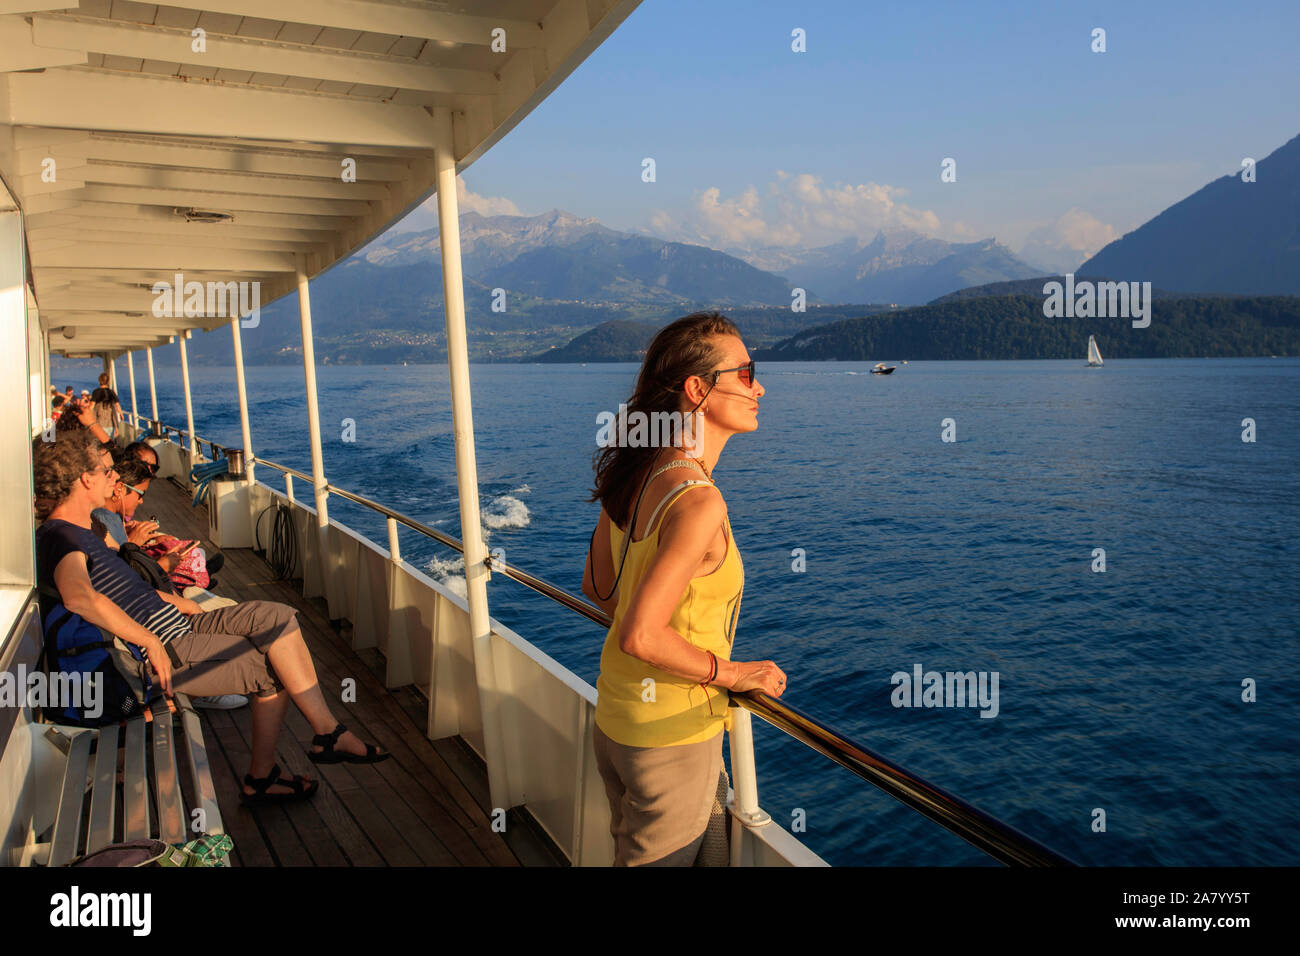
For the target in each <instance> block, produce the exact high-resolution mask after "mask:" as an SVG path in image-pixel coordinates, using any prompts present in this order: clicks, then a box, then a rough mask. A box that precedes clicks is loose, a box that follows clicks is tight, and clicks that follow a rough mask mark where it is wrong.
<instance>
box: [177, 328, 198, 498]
mask: <svg viewBox="0 0 1300 956" xmlns="http://www.w3.org/2000/svg"><path fill="white" fill-rule="evenodd" d="M189 337H190V333H189V332H188V331H185V332H182V333H181V334H180V335H179V336H177V338H176V341H177V342H178V343H180V347H181V384H182V385H184V387H185V427H186V428H187V429H188V430H189V433H190V457H189V462H190V467H191V468H193V467H194V454H195V448H194V399H193V398H192V397H191V395H190V356H189V352H188V351H187V350H186V348H185V340H186V339H188V338H189ZM185 477H186V479H187V480H188V479H189V473H188V472H187V473H186V476H185Z"/></svg>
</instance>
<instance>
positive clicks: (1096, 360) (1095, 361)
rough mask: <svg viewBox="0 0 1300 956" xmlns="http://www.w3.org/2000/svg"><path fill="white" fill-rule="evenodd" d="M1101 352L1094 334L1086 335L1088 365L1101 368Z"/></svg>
mask: <svg viewBox="0 0 1300 956" xmlns="http://www.w3.org/2000/svg"><path fill="white" fill-rule="evenodd" d="M1101 365H1102V362H1101V352H1100V351H1099V350H1098V349H1097V339H1096V337H1095V336H1091V335H1090V336H1088V367H1089V368H1101Z"/></svg>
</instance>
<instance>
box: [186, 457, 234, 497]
mask: <svg viewBox="0 0 1300 956" xmlns="http://www.w3.org/2000/svg"><path fill="white" fill-rule="evenodd" d="M225 473H226V459H224V458H218V459H216V460H215V461H210V462H208V463H207V464H205V465H195V466H194V467H193V468H191V469H190V483H191V484H195V485H197V487H196V488H195V489H194V501H193V502H192V504H193V506H194V507H195V508H197V507H198V506H199V503H200V502H206V501H207V500H208V482H210V481H211V480H212V479H213V478H216V477H217V476H219V475H224V474H225Z"/></svg>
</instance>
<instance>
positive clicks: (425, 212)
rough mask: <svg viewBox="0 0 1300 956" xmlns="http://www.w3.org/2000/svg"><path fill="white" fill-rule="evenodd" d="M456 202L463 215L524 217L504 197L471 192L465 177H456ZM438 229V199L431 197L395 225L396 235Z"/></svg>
mask: <svg viewBox="0 0 1300 956" xmlns="http://www.w3.org/2000/svg"><path fill="white" fill-rule="evenodd" d="M456 202H457V203H458V204H459V205H460V211H461V214H462V215H463V214H464V213H467V212H476V213H478V214H480V215H482V216H522V215H523V213H522V212H520V210H519V207H518V206H516V205H515V204H514V202H512V201H511V200H509V199H507V198H506V197H504V196H483V195H480V194H479V193H475V192H470V189H469V187H468V186H466V185H465V177H464V176H457V177H456ZM437 228H438V197H437V195H433V196H430V197H429V198H428V199H426V200H425V201H424V202H423V203H421V204H420V206H419V207H418V208H417V209H413V210H411V211H410V212H409V213H408V214H407V216H406V218H405V219H403V220H402V221H401V222H399V223H398V224H397V225H395V226H394V227H393V229H392V231H393V232H394V233H402V232H424V231H425V230H427V229H437Z"/></svg>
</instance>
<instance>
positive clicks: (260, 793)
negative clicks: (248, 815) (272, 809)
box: [239, 764, 320, 806]
mask: <svg viewBox="0 0 1300 956" xmlns="http://www.w3.org/2000/svg"><path fill="white" fill-rule="evenodd" d="M244 783H245V784H246V785H247V786H250V787H252V788H253V790H254V792H253V793H245V792H244V791H243V790H240V791H239V800H240V802H241V803H245V804H249V805H250V806H258V805H262V804H268V803H294V802H296V801H298V800H306V799H307V798H308V797H310V796H311V795H312V794H314V793H315V792H316V790H317V788H319V787H320V781H319V780H310V781H309V780H308V779H307V778H306V777H304V776H302V775H301V774H295V775H294V778H293V779H292V780H289V779H286V778H285V777H281V776H280V765H279V764H276V765H275V766H274V767H272V768H271V772H270V774H269V775H267V776H265V777H254V776H253V775H252V774H248V773H246V774H244ZM276 784H279V785H280V786H282V787H292V788H293V790H292V792H291V793H267V792H266V791H268V790H270V789H271V788H272V787H274V786H275V785H276Z"/></svg>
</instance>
